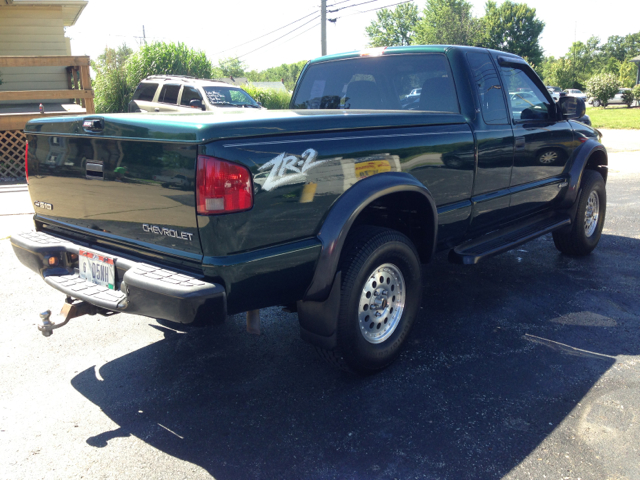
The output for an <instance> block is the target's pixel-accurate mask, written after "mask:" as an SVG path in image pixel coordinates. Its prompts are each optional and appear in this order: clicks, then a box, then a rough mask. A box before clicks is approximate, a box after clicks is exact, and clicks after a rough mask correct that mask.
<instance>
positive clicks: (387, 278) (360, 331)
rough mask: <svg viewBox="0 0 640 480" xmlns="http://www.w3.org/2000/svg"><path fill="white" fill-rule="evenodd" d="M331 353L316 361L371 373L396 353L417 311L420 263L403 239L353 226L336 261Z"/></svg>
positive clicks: (391, 232)
mask: <svg viewBox="0 0 640 480" xmlns="http://www.w3.org/2000/svg"><path fill="white" fill-rule="evenodd" d="M340 268H341V269H342V285H341V299H340V302H341V303H340V312H339V316H338V325H337V333H336V335H337V338H336V340H337V347H336V349H335V350H331V351H327V350H320V351H319V353H320V355H321V357H323V358H324V359H326V360H328V361H329V362H330V363H332V364H335V365H337V366H339V367H340V368H343V369H345V370H351V371H355V372H358V373H374V372H376V371H379V370H381V369H383V368H385V367H386V366H388V365H389V364H390V363H391V362H393V360H395V358H396V357H397V356H398V354H399V353H400V349H401V346H402V344H403V343H404V341H405V339H406V337H407V335H408V333H409V330H410V329H411V326H412V324H413V322H414V320H415V317H416V314H417V312H418V309H419V307H420V299H421V296H422V283H421V275H420V259H419V257H418V253H417V252H416V249H415V247H414V245H413V244H412V243H411V240H409V239H408V238H407V237H406V236H405V235H403V234H402V233H400V232H397V231H395V230H389V229H386V228H379V227H359V228H358V230H357V231H355V232H354V233H353V234H352V235H350V237H349V239H348V241H347V244H346V245H345V251H344V255H343V258H342V260H341V267H340Z"/></svg>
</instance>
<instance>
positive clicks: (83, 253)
mask: <svg viewBox="0 0 640 480" xmlns="http://www.w3.org/2000/svg"><path fill="white" fill-rule="evenodd" d="M78 258H79V264H78V270H80V277H81V278H84V279H85V280H88V281H90V282H92V283H95V284H96V285H100V286H103V287H107V288H110V289H111V290H114V288H115V287H114V286H115V284H116V266H115V264H114V262H113V258H110V257H106V256H104V255H98V254H97V253H93V252H88V251H87V250H80V252H79V255H78Z"/></svg>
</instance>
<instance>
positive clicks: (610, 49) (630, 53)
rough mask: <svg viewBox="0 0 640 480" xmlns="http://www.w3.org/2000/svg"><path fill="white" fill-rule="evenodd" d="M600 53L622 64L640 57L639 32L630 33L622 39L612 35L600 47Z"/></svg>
mask: <svg viewBox="0 0 640 480" xmlns="http://www.w3.org/2000/svg"><path fill="white" fill-rule="evenodd" d="M602 52H603V53H604V54H605V55H606V56H607V57H613V58H615V59H616V60H618V61H619V62H624V61H625V60H629V59H630V58H633V57H635V56H637V55H640V32H638V33H631V34H629V35H626V36H624V37H620V36H618V35H613V36H611V37H609V38H608V39H607V43H605V44H604V45H602Z"/></svg>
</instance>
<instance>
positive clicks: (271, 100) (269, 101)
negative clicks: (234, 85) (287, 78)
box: [242, 83, 291, 110]
mask: <svg viewBox="0 0 640 480" xmlns="http://www.w3.org/2000/svg"><path fill="white" fill-rule="evenodd" d="M242 89H243V90H244V91H245V92H247V93H248V94H249V95H251V96H252V97H253V98H254V99H255V100H256V101H258V102H260V103H261V104H262V106H263V107H266V108H268V109H270V110H283V109H287V108H289V102H290V101H291V94H290V93H289V92H284V91H282V90H273V89H271V88H261V87H256V86H255V85H253V84H251V83H250V84H248V85H243V86H242Z"/></svg>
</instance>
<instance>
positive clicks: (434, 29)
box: [412, 0, 483, 46]
mask: <svg viewBox="0 0 640 480" xmlns="http://www.w3.org/2000/svg"><path fill="white" fill-rule="evenodd" d="M412 42H413V43H414V44H426V45H428V44H447V45H475V46H479V45H482V43H483V35H482V25H481V21H480V20H479V19H478V18H476V17H474V16H473V15H472V14H471V3H469V2H467V1H465V0H427V5H426V7H425V9H424V11H423V16H422V19H421V20H420V21H419V22H418V24H417V26H416V34H415V37H413V39H412Z"/></svg>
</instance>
